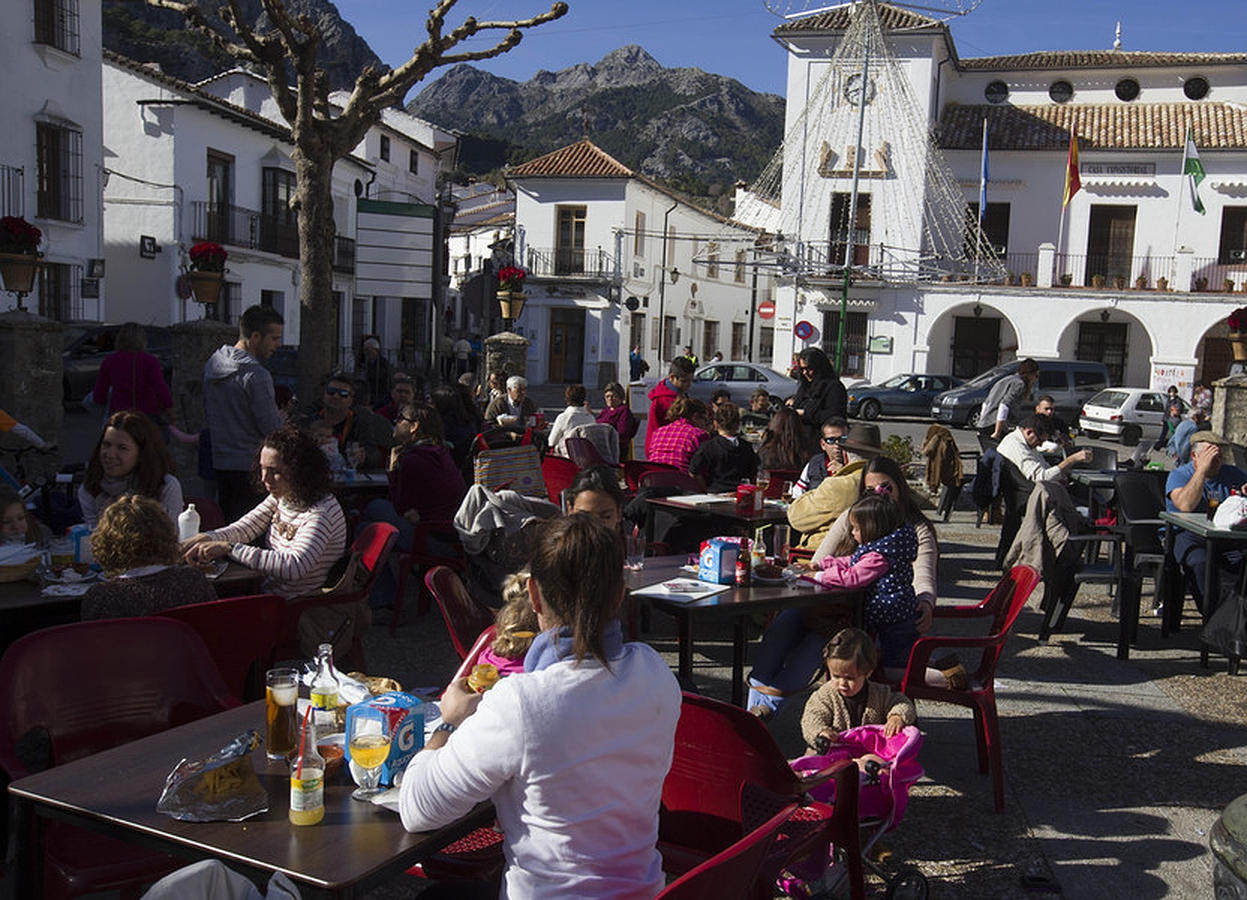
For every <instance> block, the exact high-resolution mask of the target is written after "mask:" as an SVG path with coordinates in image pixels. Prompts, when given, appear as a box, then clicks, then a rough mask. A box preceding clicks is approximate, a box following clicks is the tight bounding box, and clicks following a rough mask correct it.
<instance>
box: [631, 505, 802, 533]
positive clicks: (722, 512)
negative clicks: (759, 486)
mask: <svg viewBox="0 0 1247 900" xmlns="http://www.w3.org/2000/svg"><path fill="white" fill-rule="evenodd" d="M646 502H647V503H648V507H647V509H646V517H645V540H646V541H647V542H652V541H653V540H654V511H655V510H657V509H662V510H665V511H666V512H669V513H673V514H675V515H676V516H678V517H679V518H681V519H684V518H693V517H701V518H715V519H724V520H726V521H729V522H730V523H731V524H732V526H733V527H735V528H736V529H737V530H739V531H741V532H742V533H743V534H745V535H751V534H752V533H753V532H754V530H755V529H757V528H760V527H762V526H763V525H775V524H779V523H786V522H787V521H788V506H787V505H786V504H785V503H784V502H783V501H781V500H767V501H766V502H765V503H763V504H762V509H760V510H757V511H754V510H750V511H749V512H745V513H742V512H740V510H738V509H737V507H736V495H735V494H723V495H721V496H720V495H716V494H693V495H685V496H680V495H675V496H671V497H651V498H649V500H648V501H646Z"/></svg>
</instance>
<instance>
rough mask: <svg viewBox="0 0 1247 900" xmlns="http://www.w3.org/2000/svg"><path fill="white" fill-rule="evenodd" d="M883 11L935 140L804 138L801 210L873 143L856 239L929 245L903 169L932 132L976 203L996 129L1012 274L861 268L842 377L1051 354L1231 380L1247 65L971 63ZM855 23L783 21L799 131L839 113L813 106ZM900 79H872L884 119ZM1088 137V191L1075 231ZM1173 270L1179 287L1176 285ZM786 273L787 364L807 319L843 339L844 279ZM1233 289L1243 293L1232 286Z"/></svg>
mask: <svg viewBox="0 0 1247 900" xmlns="http://www.w3.org/2000/svg"><path fill="white" fill-rule="evenodd" d="M863 6H864V4H863ZM879 10H880V21H881V23H882V26H883V30H884V33H885V36H886V43H887V46H888V48H889V49H890V51H891V53H892V54H894V56H895V58H896V64H897V66H898V67H899V71H900V72H901V73H902V74H903V76H904V78H905V80H906V81H907V82H908V86H909V91H910V93H911V94H912V96H913V97H914V98H916V108H917V111H918V118H917V125H916V127H915V128H914V129H913V133H912V135H911V136H910V137H909V138H908V140H911V141H913V142H916V143H915V145H914V146H913V147H905V146H891V147H882V146H879V145H877V144H874V145H872V144H870V143H868V142H867V146H865V147H863V148H861V149H860V150H857V151H855V150H854V146H855V143H856V142H855V138H854V135H853V134H851V133H848V134H846V133H837V134H819V135H816V136H815V139H813V140H810V141H808V142H806V143H805V144H804V145H798V144H797V142H795V141H792V140H791V139H790V141H789V146H788V150H787V152H788V154H789V156H787V157H786V160H791V164H790V165H789V164H788V163H787V162H786V165H785V169H786V170H787V171H786V173H785V175H786V177H785V189H784V196H783V212H784V215H783V218H784V219H785V220H787V221H793V220H797V219H799V218H800V216H799V215H798V211H800V210H801V203H802V200H801V198H802V197H805V198H807V202H808V198H809V197H810V196H824V195H826V191H827V189H828V188H829V189H830V190H831V191H834V192H835V193H838V194H841V195H843V196H845V197H847V192H848V190H849V184H850V179H849V177H848V176H849V174H851V167H847V166H845V165H843V164H837V163H836V162H835V160H836V159H837V158H839V159H841V160H843V159H845V158H847V155H848V154H850V153H854V152H856V153H857V154H859V158H861V159H863V160H869V161H870V162H864V163H863V166H862V168H864V169H872V170H875V171H873V172H871V173H870V174H869V175H866V176H864V177H862V179H861V182H860V190H861V195H862V197H863V198H864V200H863V202H862V203H860V204H859V206H858V213H857V221H856V222H855V223H854V235H855V237H854V239H853V241H854V244H855V246H856V247H857V250H860V260H859V261H860V262H863V263H870V264H873V263H875V262H876V261H877V260H878V258H879V254H880V253H881V252H882V247H883V245H884V244H886V243H893V244H896V243H904V242H906V241H911V242H912V241H914V240H915V237H914V234H915V232H914V223H916V222H919V221H921V218H922V213H923V208H922V207H921V205H920V204H921V201H916V202H915V203H914V204H913V205H912V206H911V208H909V209H908V210H906V209H905V208H904V207H903V205H902V204H900V203H898V200H897V197H904V196H909V195H913V196H917V197H921V196H922V192H921V191H913V190H912V188H913V186H914V177H915V176H914V174H913V172H911V171H908V170H906V168H905V167H904V165H903V164H902V161H903V160H904V159H905V151H906V150H907V149H908V150H913V151H916V152H921V148H922V147H923V146H924V145H925V141H926V138H927V132H928V131H931V132H933V133H934V134H936V135H937V141H938V145H939V148H940V150H941V151H942V152H943V154H944V156H945V158H946V159H947V161H948V163H949V165H950V166H951V168H952V171H953V173H954V175H955V178H956V182H957V183H958V184H959V185H960V188H961V190H962V192H963V199H964V200H965V201H966V202H967V203H971V204H973V205H974V207H973V208H974V209H975V210H976V211H977V203H978V195H979V172H980V159H981V157H980V147H981V141H982V132H983V122H984V119H986V121H987V126H988V133H989V161H990V164H989V168H990V182H989V185H988V189H987V209H986V215H985V218H984V230H985V236H986V237H987V239H988V240H989V241H990V243H991V244H992V245H993V246H994V248H995V251H996V253H997V254H999V256H1000V257H1001V260H1002V262H1003V263H1004V265H1005V267H1006V268H1007V269H1008V271H1009V273H1010V275H1011V278H1010V281H1011V282H1012V283H1011V284H995V285H982V284H978V285H975V284H970V283H967V282H962V281H958V280H951V279H950V280H949V281H948V282H936V283H931V282H926V283H923V282H919V283H917V284H914V283H912V282H911V283H908V284H906V283H904V282H903V281H902V280H899V279H898V280H895V281H889V280H887V279H886V277H882V278H880V277H875V278H872V277H871V276H870V274H869V272H868V271H863V272H859V277H858V278H857V279H856V281H855V283H854V285H853V287H852V289H851V291H850V296H849V304H848V308H849V313H848V319H847V331H846V342H847V346H848V353H847V355H846V358H845V365H844V371H843V372H842V373H841V374H842V375H843V376H846V377H851V378H859V377H861V378H867V379H869V380H871V381H874V382H878V381H880V380H882V379H884V378H886V377H888V376H890V375H892V374H898V373H901V372H910V371H913V372H924V371H926V372H952V373H953V374H955V375H959V376H970V375H973V374H976V373H978V372H981V371H983V370H984V369H986V368H987V367H989V366H990V365H994V364H995V363H997V362H1000V361H1004V360H1006V359H1010V358H1013V357H1014V356H1033V357H1035V358H1036V359H1040V360H1042V359H1044V358H1049V359H1051V358H1078V359H1090V360H1102V361H1104V362H1105V363H1106V364H1107V365H1108V366H1109V369H1110V372H1111V373H1112V375H1113V376H1114V378H1115V379H1117V380H1119V381H1121V382H1124V383H1126V384H1132V385H1148V384H1150V385H1153V386H1160V387H1161V388H1163V387H1165V386H1167V385H1169V384H1180V385H1183V386H1184V388H1186V387H1189V384H1190V382H1191V381H1192V380H1193V379H1194V378H1196V377H1203V378H1205V379H1210V378H1216V377H1220V376H1221V375H1223V374H1224V373H1225V371H1226V369H1227V367H1228V364H1229V361H1230V357H1229V348H1228V345H1227V343H1226V341H1225V340H1224V336H1225V334H1226V331H1227V329H1226V326H1225V317H1226V315H1227V314H1228V313H1229V312H1230V311H1231V310H1233V309H1234V308H1236V307H1237V306H1239V305H1240V303H1241V301H1243V300H1247V296H1244V295H1243V294H1242V291H1244V290H1247V284H1245V283H1247V199H1245V198H1247V54H1220V53H1167V52H1132V51H1127V50H1122V49H1113V50H1103V51H1054V52H1034V53H1028V54H1022V55H1017V56H1001V57H987V58H978V59H962V58H960V57H959V56H958V55H957V52H956V48H955V47H954V44H953V41H952V37H951V35H950V33H949V31H948V29H947V27H946V26H945V25H942V24H940V23H938V22H936V21H934V20H931V19H927V18H925V17H923V16H920V15H918V14H916V13H913V12H910V11H905V10H900V9H897V8H894V7H888V6H886V5H883V4H880V5H879ZM849 25H850V11H849V7H848V6H842V7H837V8H835V9H832V10H829V11H825V12H822V13H818V14H816V15H813V16H810V17H807V18H804V19H799V20H795V21H793V22H790V23H786V24H784V25H782V26H780V27H779V28H778V29H776V31H775V37H776V38H777V39H778V40H779V41H780V42H781V43H782V44H784V45H785V46H787V48H788V51H789V74H788V88H787V94H788V97H789V104H788V109H787V119H788V131H789V134H792V129H793V128H794V126H797V125H799V124H801V123H803V122H811V121H815V120H816V119H817V118H818V116H819V115H820V111H819V110H815V109H813V108H807V107H806V106H805V105H804V100H803V99H802V98H805V97H808V96H810V94H811V93H812V92H813V87H812V86H813V85H816V84H817V83H818V81H819V79H820V77H821V75H822V74H823V72H824V71H826V70H827V68H828V66H829V58H830V57H831V56H832V54H833V53H834V52H835V50H836V48H837V46H838V44H839V42H840V41H841V39H842V38H843V37H844V35H845V33H846V30H847V29H848V28H849ZM849 80H850V81H851V79H849ZM884 86H885V79H884V78H882V77H881V76H879V77H876V76H875V75H872V76H871V84H870V87H869V89H868V92H867V94H868V97H869V99H868V105H867V119H868V120H869V119H870V116H871V115H872V113H876V112H881V111H883V110H885V109H887V108H888V105H889V103H890V102H893V103H894V102H895V98H889V97H888V96H886V95H885V94H884V89H885V87H884ZM837 87H838V88H839V89H838V90H837V91H835V92H834V93H831V94H829V95H828V96H830V97H832V98H833V102H835V103H851V102H853V100H854V99H856V98H855V97H853V98H851V97H850V94H852V92H853V86H852V85H851V84H845V85H840V86H837ZM803 117H804V118H803ZM1075 127H1076V128H1077V134H1078V141H1079V147H1080V155H1081V160H1080V162H1081V174H1082V190H1081V191H1080V192H1079V193H1077V194H1076V195H1075V196H1074V197H1073V199H1072V201H1071V202H1070V204H1069V208H1068V210H1067V211H1066V212H1065V214H1064V221H1063V222H1062V214H1061V201H1062V191H1063V184H1064V178H1065V172H1066V159H1067V152H1068V147H1069V141H1070V133H1071V131H1072V130H1073V129H1074V128H1075ZM1188 128H1189V129H1190V130H1191V132H1192V134H1193V138H1194V142H1195V145H1196V146H1197V147H1198V150H1199V153H1200V155H1201V157H1202V160H1203V165H1204V167H1205V169H1206V170H1207V173H1208V177H1207V180H1206V181H1204V182H1203V184H1202V186H1201V187H1200V189H1199V194H1200V197H1201V199H1202V201H1203V204H1204V206H1205V207H1206V208H1207V212H1206V214H1205V215H1202V216H1201V215H1199V214H1197V213H1196V212H1195V211H1194V210H1193V208H1192V203H1191V197H1190V191H1189V189H1188V187H1187V179H1185V178H1183V177H1182V176H1181V175H1180V170H1181V168H1182V159H1183V153H1182V150H1183V142H1184V137H1185V134H1186V130H1187V129H1188ZM838 154H840V155H839V156H838ZM829 160H831V162H830V164H829V162H828V161H829ZM880 160H882V163H881V162H880ZM798 169H799V171H800V173H801V177H800V178H793V179H791V181H790V180H789V179H788V178H787V175H788V174H789V173H790V172H796V171H798ZM907 179H908V181H907ZM819 181H822V182H823V184H822V185H819V184H818V182H819ZM816 188H817V190H816ZM820 190H821V191H822V193H820ZM907 190H908V194H907V193H906V191H907ZM831 206H832V216H833V218H834V217H835V216H837V215H840V216H843V217H846V218H847V205H845V204H843V203H842V202H839V201H835V200H833V202H832V204H831ZM888 210H892V211H894V213H893V217H892V219H891V220H890V221H889V220H888V218H887V215H886V211H888ZM804 211H805V213H806V216H805V218H806V220H810V221H812V220H816V219H817V218H818V217H817V215H813V214H812V213H813V212H814V211H812V210H811V209H810V208H809V207H806V208H805V210H804ZM821 212H822V213H823V221H826V211H825V210H823V211H821ZM847 224H848V223H847V221H843V222H840V223H833V225H832V234H830V235H829V234H828V233H827V232H826V231H824V232H822V233H810V232H807V233H799V234H796V235H793V234H788V236H789V237H790V238H792V237H794V236H795V237H796V238H797V239H798V240H799V241H800V242H801V243H803V244H805V245H806V246H807V248H808V247H812V246H814V245H818V244H821V245H822V246H823V247H824V248H827V245H828V243H829V238H834V237H835V236H836V234H835V231H836V229H837V228H838V229H839V230H840V231H841V232H842V233H843V234H847V233H848V228H847ZM1058 239H1059V240H1060V245H1059V246H1057V243H1058ZM830 243H831V245H832V246H831V247H830V248H827V249H825V251H824V252H827V250H828V249H829V250H830V251H833V252H832V255H833V256H834V255H835V252H834V251H838V249H839V248H838V247H837V246H836V242H835V241H834V240H832V241H830ZM843 243H844V239H843V238H842V239H841V242H840V245H839V246H840V247H843ZM911 245H912V244H911ZM924 249H928V250H929V248H924ZM856 258H858V254H857V253H856V252H855V259H856ZM1097 276H1099V277H1097ZM1162 278H1163V279H1165V281H1166V282H1167V284H1165V285H1164V287H1165V288H1167V290H1158V289H1157V288H1158V282H1159V280H1160V279H1162ZM782 281H783V283H782V285H781V286H780V287H777V296H776V300H777V306H778V316H777V319H776V322H777V335H776V344H775V350H774V358H775V362H776V364H777V365H778V364H781V363H786V361H787V360H788V359H789V354H790V353H791V351H792V350H793V349H800V347H801V346H802V342H801V341H799V340H797V339H796V338H795V336H794V335H793V328H794V326H795V324H796V323H798V322H800V321H803V320H804V321H807V322H810V323H811V324H813V325H814V326H815V327H816V330H817V331H816V336H815V338H814V339H813V340H814V341H818V342H821V343H822V344H823V345H824V346H827V347H831V348H834V342H835V337H836V334H837V331H838V324H839V310H840V290H839V282H838V280H836V279H833V278H822V279H820V278H817V277H805V276H803V277H798V278H795V279H794V278H785V279H783V280H782ZM967 281H968V279H967ZM1054 281H1055V284H1056V286H1055V287H1052V284H1053V282H1054ZM1063 281H1065V282H1068V286H1065V285H1063V284H1062V282H1063ZM1227 283H1232V284H1233V289H1234V291H1235V293H1226V292H1225V291H1224V286H1225V285H1226V284H1227ZM1101 284H1102V285H1103V286H1100V285H1101Z"/></svg>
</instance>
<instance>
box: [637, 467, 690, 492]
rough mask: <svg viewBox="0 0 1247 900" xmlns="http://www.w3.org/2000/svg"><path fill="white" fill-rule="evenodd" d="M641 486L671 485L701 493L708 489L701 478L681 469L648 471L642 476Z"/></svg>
mask: <svg viewBox="0 0 1247 900" xmlns="http://www.w3.org/2000/svg"><path fill="white" fill-rule="evenodd" d="M641 487H643V488H646V487H651V488H666V487H669V488H675V489H676V490H678V491H681V492H683V493H685V494H700V493H702V492H703V491H705V489H706V486H705V485H704V484H702V482H701V479H700V478H697V477H695V476H693V475H689V474H688V473H686V472H681V471H680V470H679V469H671V470H670V471H663V472H646V473H645V474H644V475H642V476H641Z"/></svg>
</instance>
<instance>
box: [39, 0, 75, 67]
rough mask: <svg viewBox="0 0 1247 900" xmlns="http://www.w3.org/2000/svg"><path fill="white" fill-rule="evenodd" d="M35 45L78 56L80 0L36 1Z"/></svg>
mask: <svg viewBox="0 0 1247 900" xmlns="http://www.w3.org/2000/svg"><path fill="white" fill-rule="evenodd" d="M35 43H36V44H47V45H49V46H51V47H55V48H56V49H57V50H64V51H65V52H66V53H72V54H73V55H74V56H77V55H78V53H79V49H78V46H79V45H78V0H35Z"/></svg>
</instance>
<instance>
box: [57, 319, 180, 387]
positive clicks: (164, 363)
mask: <svg viewBox="0 0 1247 900" xmlns="http://www.w3.org/2000/svg"><path fill="white" fill-rule="evenodd" d="M119 327H120V326H118V325H110V324H105V323H103V322H69V323H67V324H66V325H65V330H64V333H63V341H62V347H63V348H64V349H63V350H62V352H61V369H62V391H63V398H64V400H65V401H66V402H69V403H72V402H76V401H78V400H81V399H82V398H83V397H85V396H86V395H87V393H88V392H90V391H91V390H92V389H93V388H94V387H95V382H96V379H98V378H99V374H100V363H102V362H103V361H104V357H106V356H108V354H110V353H112V352H113V350H115V349H116V342H117V329H118V328H119ZM143 330H144V331H145V332H146V333H147V352H148V353H150V354H152V355H153V356H155V357H156V358H157V359H159V360H160V367H161V369H163V370H164V373H165V381H166V382H168V383H170V384H172V382H173V338H172V336H171V335H170V334H169V329H168V328H162V327H160V326H158V325H145V326H143Z"/></svg>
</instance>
